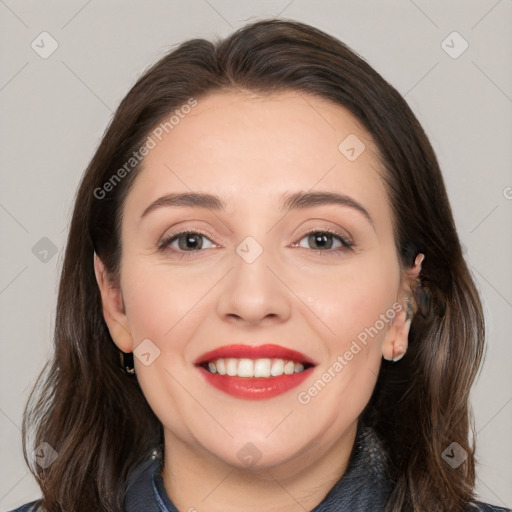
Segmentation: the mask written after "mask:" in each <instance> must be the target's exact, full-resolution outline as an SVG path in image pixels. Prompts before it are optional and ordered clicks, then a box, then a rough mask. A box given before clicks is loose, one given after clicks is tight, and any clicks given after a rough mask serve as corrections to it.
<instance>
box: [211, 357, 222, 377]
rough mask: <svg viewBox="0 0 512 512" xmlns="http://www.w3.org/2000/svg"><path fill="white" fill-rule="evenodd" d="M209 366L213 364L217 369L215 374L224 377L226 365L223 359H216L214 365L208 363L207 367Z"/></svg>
mask: <svg viewBox="0 0 512 512" xmlns="http://www.w3.org/2000/svg"><path fill="white" fill-rule="evenodd" d="M210 364H213V365H214V366H216V367H217V373H218V374H219V375H226V365H225V364H224V359H217V361H216V362H215V363H208V367H209V366H210Z"/></svg>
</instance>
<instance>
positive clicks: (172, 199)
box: [140, 191, 373, 226]
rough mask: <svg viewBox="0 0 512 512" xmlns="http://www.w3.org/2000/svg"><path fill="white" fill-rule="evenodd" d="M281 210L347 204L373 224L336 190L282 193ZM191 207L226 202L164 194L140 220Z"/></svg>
mask: <svg viewBox="0 0 512 512" xmlns="http://www.w3.org/2000/svg"><path fill="white" fill-rule="evenodd" d="M280 201H281V210H282V211H283V210H284V211H287V212H289V211H291V210H301V209H305V208H311V207H313V206H320V205H340V206H347V207H349V208H353V209H354V210H357V211H358V212H359V213H361V214H363V216H364V217H366V219H367V220H368V221H369V222H370V224H371V225H372V226H373V220H372V218H371V216H370V214H369V213H368V211H367V210H366V208H365V207H364V206H363V205H362V204H360V203H358V202H357V201H356V200H355V199H352V198H351V197H350V196H347V195H344V194H338V193H336V192H321V191H319V192H305V191H299V192H294V193H289V192H287V193H284V194H282V195H281V196H280ZM173 206H179V207H193V208H208V209H209V210H215V211H220V210H225V209H226V206H227V205H226V202H225V201H224V200H223V199H222V198H220V197H219V196H216V195H213V194H207V193H200V192H185V193H174V194H166V195H165V196H162V197H159V198H158V199H157V200H156V201H153V202H152V203H151V204H150V205H149V206H148V207H147V208H146V209H145V210H144V212H143V213H142V215H141V217H140V220H142V219H143V218H144V217H145V216H146V215H148V214H149V213H150V212H151V211H154V210H156V209H158V208H162V207H173Z"/></svg>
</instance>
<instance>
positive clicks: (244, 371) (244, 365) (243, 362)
mask: <svg viewBox="0 0 512 512" xmlns="http://www.w3.org/2000/svg"><path fill="white" fill-rule="evenodd" d="M252 370H253V362H252V359H240V361H238V372H237V375H238V376H239V377H252V376H253V371H252Z"/></svg>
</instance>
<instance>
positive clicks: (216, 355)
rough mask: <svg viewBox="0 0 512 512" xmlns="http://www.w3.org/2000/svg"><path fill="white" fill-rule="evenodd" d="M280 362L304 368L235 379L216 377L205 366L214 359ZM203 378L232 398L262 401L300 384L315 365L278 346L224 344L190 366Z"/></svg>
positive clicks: (298, 353) (299, 355)
mask: <svg viewBox="0 0 512 512" xmlns="http://www.w3.org/2000/svg"><path fill="white" fill-rule="evenodd" d="M229 358H234V359H242V358H246V359H252V360H256V359H271V360H272V359H283V360H285V361H293V362H295V363H302V365H303V366H304V369H303V370H302V371H299V372H294V373H292V374H284V373H283V374H282V375H279V376H270V377H239V376H238V375H235V376H229V375H220V374H219V373H211V372H210V371H209V370H208V369H207V368H208V363H211V362H214V361H216V360H218V359H229ZM194 364H195V365H196V367H197V368H198V370H199V372H200V373H201V375H202V376H203V378H204V379H205V380H206V381H207V382H208V383H209V384H210V385H212V386H213V387H215V388H217V389H219V390H220V391H223V392H224V393H227V394H229V395H231V396H234V397H236V398H243V399H246V400H263V399H267V398H272V397H275V396H277V395H280V394H282V393H285V392H286V391H289V390H290V389H293V388H294V387H296V386H298V385H299V384H300V383H301V382H303V381H304V380H305V379H306V378H307V377H308V376H309V375H311V372H312V371H313V367H314V366H316V362H315V361H313V360H312V359H311V358H309V357H308V356H306V355H304V354H302V353H301V352H298V351H296V350H291V349H288V348H285V347H281V346H279V345H259V346H251V345H228V346H225V347H220V348H218V349H215V350H212V351H210V352H207V353H206V354H203V355H202V356H200V357H198V358H197V359H196V361H195V363H194Z"/></svg>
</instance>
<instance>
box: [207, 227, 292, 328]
mask: <svg viewBox="0 0 512 512" xmlns="http://www.w3.org/2000/svg"><path fill="white" fill-rule="evenodd" d="M260 238H261V237H260ZM278 258H279V254H278V251H276V250H273V249H272V248H271V247H264V246H263V245H262V244H260V243H259V242H258V240H256V238H255V237H253V236H247V237H246V238H244V239H243V240H242V242H240V243H239V244H238V246H236V248H235V252H234V254H233V267H232V270H231V272H229V274H228V276H226V279H227V280H226V283H225V286H224V287H223V289H222V292H221V297H220V298H219V302H218V305H217V312H218V314H219V315H220V316H221V317H222V318H224V319H225V318H231V319H232V318H238V319H239V320H240V321H246V322H248V323H258V322H260V321H262V320H263V319H265V318H273V319H274V320H275V321H283V320H286V319H287V318H288V317H289V315H290V311H291V303H290V297H289V294H287V293H286V292H287V290H286V288H285V287H284V286H283V285H282V283H280V281H279V279H277V277H276V275H275V270H274V271H271V270H270V269H271V268H272V269H273V268H274V267H276V266H278V265H277V262H278ZM269 267H270V268H269Z"/></svg>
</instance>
